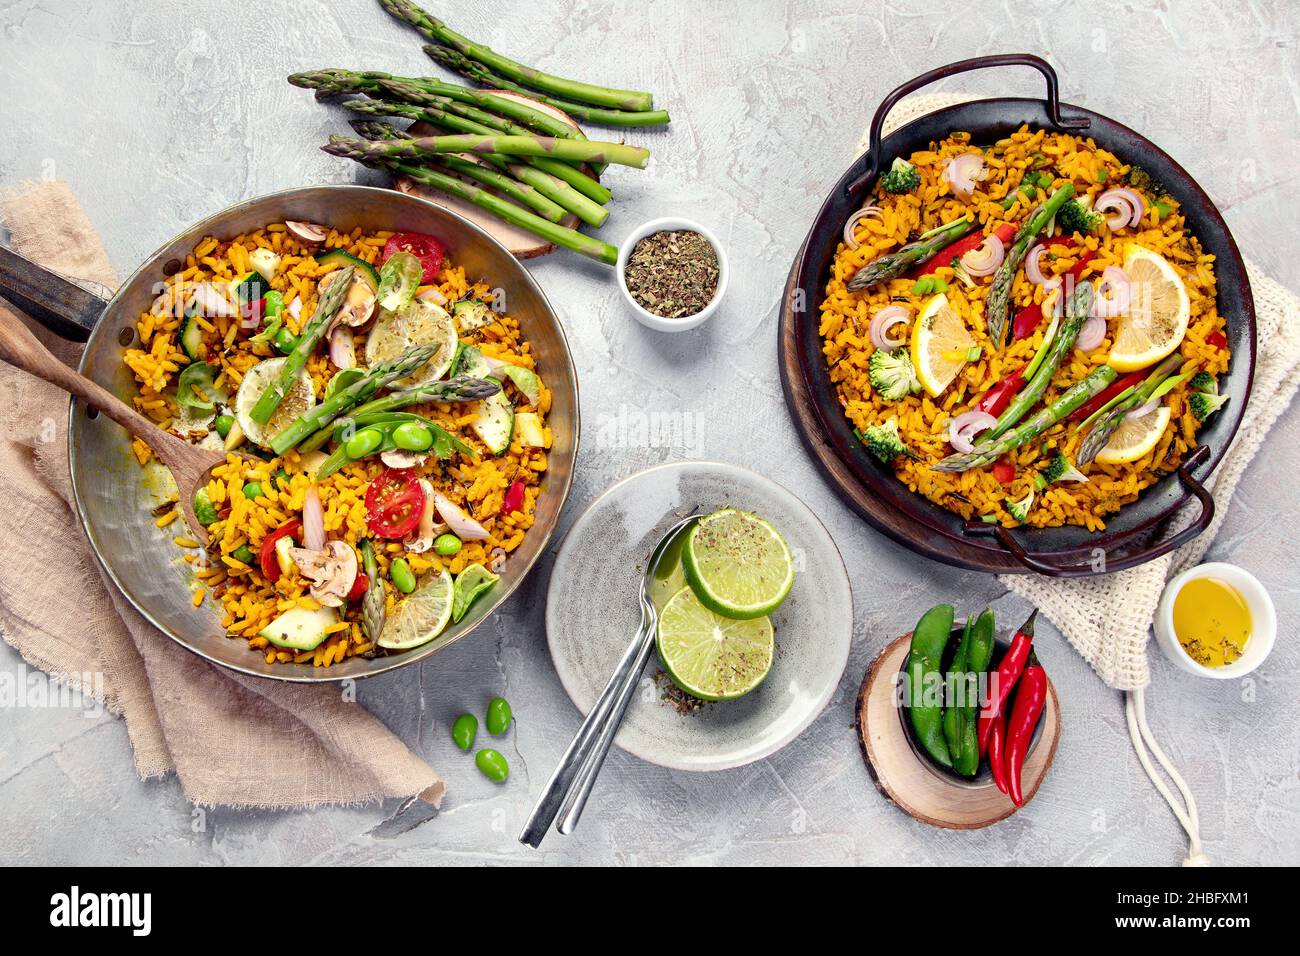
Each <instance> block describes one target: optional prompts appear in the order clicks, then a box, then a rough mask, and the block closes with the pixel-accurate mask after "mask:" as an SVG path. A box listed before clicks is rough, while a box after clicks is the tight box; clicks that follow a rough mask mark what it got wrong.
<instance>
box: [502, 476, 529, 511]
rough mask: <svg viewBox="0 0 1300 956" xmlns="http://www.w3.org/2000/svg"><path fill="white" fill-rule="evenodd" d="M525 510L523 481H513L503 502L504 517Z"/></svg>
mask: <svg viewBox="0 0 1300 956" xmlns="http://www.w3.org/2000/svg"><path fill="white" fill-rule="evenodd" d="M523 510H524V483H523V482H522V481H513V482H511V483H510V487H509V488H507V489H506V495H505V498H504V500H502V502H501V513H502V514H503V515H508V514H511V513H513V512H515V511H523Z"/></svg>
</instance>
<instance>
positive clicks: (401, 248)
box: [384, 232, 443, 283]
mask: <svg viewBox="0 0 1300 956" xmlns="http://www.w3.org/2000/svg"><path fill="white" fill-rule="evenodd" d="M394 252H409V253H410V254H411V255H413V256H415V258H417V259H419V260H420V265H422V266H424V278H423V279H422V280H421V281H422V282H425V283H429V282H432V281H433V280H434V279H435V278H437V276H438V273H439V272H441V271H442V259H443V249H442V243H441V242H439V241H438V240H437V239H435V238H434V237H433V236H430V235H426V234H425V233H423V232H395V233H393V234H392V235H391V236H389V237H388V241H387V242H386V243H384V259H385V260H387V259H388V257H389V256H391V255H392V254H393V253H394Z"/></svg>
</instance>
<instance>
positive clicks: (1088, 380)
mask: <svg viewBox="0 0 1300 956" xmlns="http://www.w3.org/2000/svg"><path fill="white" fill-rule="evenodd" d="M1115 375H1116V372H1115V370H1114V369H1113V368H1111V367H1110V366H1109V365H1098V366H1097V367H1096V368H1094V369H1093V370H1092V371H1091V372H1089V373H1088V374H1087V375H1086V376H1084V377H1083V378H1082V379H1080V380H1079V381H1077V382H1075V383H1074V384H1073V385H1071V386H1070V387H1069V388H1068V389H1066V390H1065V391H1064V392H1062V393H1061V395H1060V397H1059V398H1057V399H1056V401H1054V402H1052V403H1051V404H1050V405H1046V406H1044V407H1043V408H1041V409H1039V410H1038V412H1037V414H1035V415H1034V416H1033V417H1031V418H1029V419H1027V420H1026V421H1025V422H1024V424H1022V425H1021V426H1020V427H1018V428H1016V429H1014V430H1012V431H1010V432H1008V433H1007V434H1005V435H1003V436H1002V437H1001V438H997V439H993V440H992V441H981V442H980V443H979V444H978V445H976V446H975V450H974V451H972V452H971V453H970V454H968V455H949V456H948V457H947V458H945V459H943V460H942V461H940V462H938V463H936V464H934V465H931V466H930V467H931V468H933V469H934V470H935V471H968V470H970V469H971V468H978V467H980V466H981V465H987V464H989V462H992V461H996V460H997V459H998V458H999V457H1000V456H1002V455H1005V454H1006V453H1007V452H1009V451H1014V450H1015V449H1016V448H1019V447H1020V446H1021V445H1023V444H1024V443H1025V442H1027V441H1029V440H1030V439H1033V438H1035V437H1037V436H1038V435H1041V434H1042V433H1043V432H1045V431H1047V429H1049V428H1051V427H1052V426H1053V425H1055V424H1057V423H1058V422H1061V421H1063V420H1064V419H1065V417H1066V416H1067V415H1069V414H1070V413H1071V412H1072V411H1074V410H1075V409H1076V408H1078V407H1079V406H1080V405H1082V404H1083V403H1084V402H1086V401H1088V399H1090V398H1092V397H1093V396H1094V395H1097V394H1098V393H1100V392H1101V391H1102V390H1103V389H1104V388H1106V386H1107V385H1109V384H1110V383H1111V382H1113V381H1115Z"/></svg>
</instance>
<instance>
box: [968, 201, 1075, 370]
mask: <svg viewBox="0 0 1300 956" xmlns="http://www.w3.org/2000/svg"><path fill="white" fill-rule="evenodd" d="M1073 196H1074V184H1073V183H1066V184H1065V185H1064V186H1062V187H1061V188H1060V189H1058V190H1057V191H1056V192H1054V193H1052V195H1051V196H1050V197H1048V200H1047V202H1045V203H1043V204H1042V205H1041V206H1039V207H1038V208H1037V209H1036V210H1034V212H1033V213H1031V214H1030V216H1029V217H1028V218H1027V219H1026V220H1025V221H1024V222H1023V223H1021V224H1020V228H1019V229H1017V230H1016V235H1015V237H1014V238H1013V239H1012V240H1011V246H1010V248H1008V249H1007V254H1006V258H1004V259H1003V260H1002V265H1000V266H998V271H997V272H996V273H995V274H994V276H993V283H992V285H990V286H989V295H988V299H987V300H986V302H985V307H984V322H985V326H986V328H987V329H988V334H989V338H990V339H992V340H993V345H994V347H996V348H1002V342H1003V340H1004V339H1005V338H1006V334H1007V324H1008V323H1007V311H1008V310H1009V309H1010V307H1011V286H1012V285H1013V284H1014V283H1015V280H1016V270H1017V269H1019V268H1020V263H1021V262H1023V261H1024V258H1025V253H1027V252H1028V251H1029V246H1030V244H1031V243H1033V241H1034V239H1036V238H1037V237H1038V234H1039V233H1040V232H1042V231H1043V227H1044V226H1046V225H1047V223H1048V220H1050V219H1051V218H1052V217H1053V216H1055V215H1056V211H1057V210H1058V209H1060V208H1061V207H1062V206H1063V205H1065V203H1066V201H1067V200H1069V199H1070V198H1071V197H1073Z"/></svg>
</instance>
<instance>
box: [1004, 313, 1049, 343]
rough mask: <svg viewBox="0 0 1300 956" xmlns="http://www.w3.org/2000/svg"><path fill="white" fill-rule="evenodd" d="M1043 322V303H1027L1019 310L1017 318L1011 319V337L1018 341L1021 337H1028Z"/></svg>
mask: <svg viewBox="0 0 1300 956" xmlns="http://www.w3.org/2000/svg"><path fill="white" fill-rule="evenodd" d="M1042 324H1043V307H1042V306H1041V305H1027V306H1025V307H1024V308H1023V309H1020V310H1019V311H1017V312H1016V316H1015V318H1014V319H1012V320H1011V338H1012V339H1014V340H1015V341H1017V342H1019V341H1020V340H1021V339H1027V338H1029V336H1031V335H1033V334H1034V332H1035V331H1036V330H1037V329H1038V327H1039V326H1040V325H1042Z"/></svg>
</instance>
